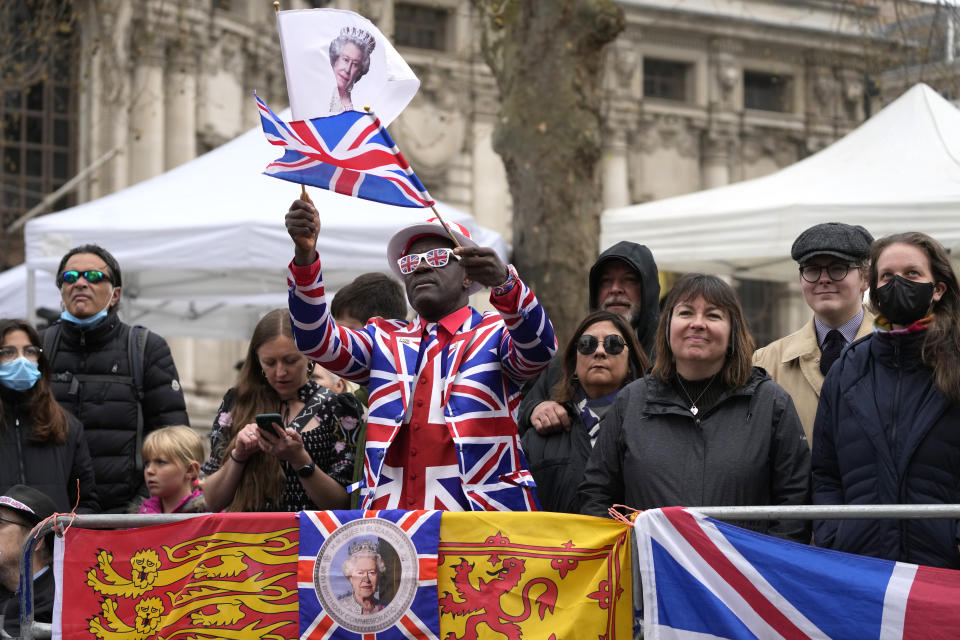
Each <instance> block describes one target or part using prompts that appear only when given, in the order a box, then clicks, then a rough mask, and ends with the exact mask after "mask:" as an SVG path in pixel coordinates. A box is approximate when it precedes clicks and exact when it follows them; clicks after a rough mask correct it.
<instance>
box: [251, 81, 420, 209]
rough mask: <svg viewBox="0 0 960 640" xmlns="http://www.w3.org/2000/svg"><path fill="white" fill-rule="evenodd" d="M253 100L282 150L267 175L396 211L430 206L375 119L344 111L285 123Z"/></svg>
mask: <svg viewBox="0 0 960 640" xmlns="http://www.w3.org/2000/svg"><path fill="white" fill-rule="evenodd" d="M255 97H256V96H255ZM256 99H257V108H258V109H259V111H260V124H261V126H262V127H263V134H264V135H265V136H266V137H267V140H268V141H269V142H270V144H273V145H276V146H279V147H285V148H286V151H285V153H284V154H283V156H281V157H280V158H278V159H277V160H275V161H273V162H271V163H270V164H269V165H267V168H266V170H265V171H264V173H265V174H266V175H268V176H273V177H274V178H280V179H281V180H287V181H289V182H295V183H297V184H308V185H311V186H314V187H320V188H321V189H327V190H329V191H336V192H337V193H342V194H344V195H348V196H353V197H355V198H363V199H365V200H373V201H375V202H382V203H384V204H391V205H396V206H399V207H430V206H432V205H433V204H434V200H433V199H432V198H431V197H430V194H429V193H428V192H427V189H426V187H424V186H423V183H421V182H420V179H419V178H418V177H417V175H416V174H415V173H414V172H413V169H411V168H410V165H409V164H407V161H406V160H405V159H404V157H403V154H401V153H400V150H399V149H398V148H397V145H396V144H394V142H393V139H391V138H390V135H389V134H388V133H387V130H386V129H384V128H383V127H382V126H381V125H380V120H378V119H377V118H376V116H374V115H372V114H367V113H361V112H359V111H344V112H343V113H341V114H338V115H335V116H329V117H325V118H314V119H312V120H295V121H293V122H290V123H287V122H284V121H283V120H281V119H280V118H279V117H278V116H277V115H276V114H275V113H273V111H271V110H270V108H269V107H268V106H267V105H266V103H264V102H263V100H261V99H260V98H259V97H256Z"/></svg>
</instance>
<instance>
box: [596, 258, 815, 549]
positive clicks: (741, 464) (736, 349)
mask: <svg viewBox="0 0 960 640" xmlns="http://www.w3.org/2000/svg"><path fill="white" fill-rule="evenodd" d="M656 351H657V363H656V364H655V365H654V367H653V371H652V372H651V373H650V374H649V375H647V376H646V377H644V378H643V379H641V380H636V381H635V382H633V383H631V384H629V385H627V386H626V387H625V388H624V389H623V390H622V391H620V393H619V394H618V395H617V400H616V402H615V403H614V405H613V407H612V408H611V409H610V411H608V412H607V415H606V417H605V418H604V420H603V424H602V426H601V428H600V437H599V439H598V440H597V444H596V446H595V447H594V449H593V453H592V454H591V456H590V459H589V461H588V462H587V467H586V470H585V472H584V481H583V483H582V484H581V485H580V492H581V498H582V499H583V507H582V508H581V512H582V513H585V514H588V515H597V516H605V515H607V512H608V509H609V508H610V507H612V506H613V505H615V504H625V505H627V506H629V507H633V508H635V509H656V508H659V507H670V506H680V507H696V506H704V505H714V506H741V505H743V506H751V505H798V504H806V503H807V502H808V500H809V496H810V492H809V478H808V475H809V473H810V449H809V447H808V445H807V441H806V438H805V437H804V435H803V428H802V427H801V426H800V418H799V417H798V416H797V411H796V409H795V408H794V406H793V401H792V400H791V399H790V396H789V395H788V394H787V392H786V391H784V390H783V388H782V387H780V386H779V385H778V384H777V383H775V382H774V381H773V380H771V379H770V376H769V375H767V373H766V372H765V371H764V370H763V369H760V368H759V367H752V365H751V357H752V355H753V338H752V337H751V336H750V332H749V331H748V330H747V326H746V321H745V320H744V317H743V309H742V308H741V307H740V301H739V300H738V299H737V295H736V293H734V291H733V289H732V288H731V287H730V285H728V284H727V283H725V282H724V281H722V280H720V279H719V278H717V277H715V276H709V275H703V274H690V275H687V276H684V277H683V278H681V279H680V280H679V281H678V282H677V283H676V285H675V286H674V288H673V290H672V291H671V292H670V294H669V295H668V296H667V300H666V303H665V305H664V310H663V314H662V315H661V316H660V324H659V325H658V327H657V342H656ZM737 524H740V525H741V526H746V527H749V528H751V529H755V530H757V531H760V532H762V533H769V534H771V535H776V536H780V537H784V538H789V539H792V540H796V541H800V542H807V541H809V537H810V536H809V526H808V525H807V524H806V523H805V522H800V521H793V520H780V521H776V520H774V521H758V522H738V523H737Z"/></svg>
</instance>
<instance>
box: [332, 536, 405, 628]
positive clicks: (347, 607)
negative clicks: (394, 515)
mask: <svg viewBox="0 0 960 640" xmlns="http://www.w3.org/2000/svg"><path fill="white" fill-rule="evenodd" d="M418 580H419V562H418V559H417V550H416V547H414V545H413V541H411V540H410V538H409V537H408V536H407V534H406V533H405V532H404V531H403V530H402V529H401V528H400V527H398V526H397V525H395V524H394V523H392V522H390V521H389V520H382V519H380V518H361V519H359V520H353V521H351V522H348V523H346V524H344V525H343V526H341V527H340V528H338V529H337V530H336V531H334V532H333V533H332V534H330V536H329V537H327V539H326V540H324V542H323V544H322V545H321V546H320V551H319V552H318V553H317V561H316V564H315V565H314V570H313V587H314V589H315V590H316V593H317V599H319V600H320V605H321V606H322V607H323V610H324V611H325V612H326V613H327V614H328V615H329V616H330V617H331V618H333V620H334V621H335V622H336V623H337V624H339V625H340V626H342V627H343V628H344V629H347V630H348V631H353V632H355V633H376V632H378V631H383V630H384V629H388V628H390V627H392V626H393V625H394V624H396V622H397V621H398V620H399V619H400V617H401V616H402V615H403V614H404V613H405V612H406V611H407V609H409V608H410V605H411V604H412V603H413V598H414V596H415V595H416V593H417V585H418Z"/></svg>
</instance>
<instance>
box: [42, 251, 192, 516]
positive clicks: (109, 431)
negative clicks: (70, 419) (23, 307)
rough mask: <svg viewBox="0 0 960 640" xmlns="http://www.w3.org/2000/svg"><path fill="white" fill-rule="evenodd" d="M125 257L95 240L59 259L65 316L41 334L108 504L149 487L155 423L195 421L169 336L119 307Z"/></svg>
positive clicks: (115, 505)
mask: <svg viewBox="0 0 960 640" xmlns="http://www.w3.org/2000/svg"><path fill="white" fill-rule="evenodd" d="M121 285H122V280H121V274H120V265H119V264H117V261H116V259H115V258H114V257H113V255H112V254H111V253H110V252H109V251H107V250H106V249H104V248H103V247H100V246H98V245H95V244H89V245H83V246H79V247H75V248H73V249H71V250H70V251H68V252H67V253H66V255H64V256H63V258H62V259H61V260H60V267H59V269H58V270H57V286H58V287H59V288H60V297H61V299H62V303H63V311H62V312H61V314H60V322H58V323H56V324H53V325H51V326H50V327H49V328H47V329H46V330H45V331H44V332H43V334H42V340H43V352H44V354H45V356H46V358H47V360H48V362H49V368H50V372H51V386H52V388H53V393H54V396H56V398H57V401H58V402H59V403H60V404H61V405H62V406H63V407H64V408H65V409H66V410H67V411H69V412H71V413H72V414H73V415H75V416H76V417H77V418H79V419H80V421H81V422H82V423H83V428H84V435H85V437H86V439H87V444H88V445H89V448H90V456H91V457H92V458H93V469H94V473H95V474H96V478H97V493H98V494H99V496H100V504H101V507H102V508H103V510H104V511H105V512H114V513H120V512H125V511H126V510H127V508H128V506H129V505H130V502H131V501H132V500H133V499H134V497H135V496H137V495H138V494H139V495H147V493H146V489H145V487H144V485H143V470H142V462H141V461H140V450H141V443H142V442H143V438H144V437H145V436H146V434H147V433H149V432H150V431H152V430H154V429H157V428H160V427H164V426H167V425H171V424H189V422H188V421H187V411H186V405H185V403H184V399H183V391H182V390H181V388H180V379H179V376H178V375H177V368H176V366H175V365H174V363H173V356H172V355H171V353H170V347H169V346H168V345H167V342H166V340H164V339H163V338H162V337H160V336H158V335H157V334H155V333H152V332H149V331H147V330H146V329H144V328H143V327H131V326H130V325H128V324H126V323H124V322H121V321H120V318H119V317H118V315H117V307H118V303H119V301H120V289H121Z"/></svg>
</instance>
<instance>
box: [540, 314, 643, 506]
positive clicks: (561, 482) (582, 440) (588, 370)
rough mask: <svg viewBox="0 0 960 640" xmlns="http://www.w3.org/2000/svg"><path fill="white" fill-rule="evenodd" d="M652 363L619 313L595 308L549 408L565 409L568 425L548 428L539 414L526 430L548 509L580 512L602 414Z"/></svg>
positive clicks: (577, 336)
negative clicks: (585, 473)
mask: <svg viewBox="0 0 960 640" xmlns="http://www.w3.org/2000/svg"><path fill="white" fill-rule="evenodd" d="M648 368H649V364H648V361H647V356H646V354H645V353H644V352H643V349H642V348H641V347H640V343H639V342H638V341H637V336H636V334H635V333H634V332H633V330H632V329H631V328H630V325H629V324H627V322H626V320H624V319H623V318H622V317H621V316H619V315H617V314H615V313H611V312H609V311H594V312H593V313H591V314H590V315H588V316H587V317H586V318H584V320H583V322H581V323H580V326H579V327H577V330H576V331H574V333H573V337H572V338H571V339H570V342H569V343H567V348H566V349H565V350H564V352H563V378H562V379H561V380H560V382H559V383H558V384H557V386H556V388H555V389H554V390H553V397H552V398H551V400H550V401H549V404H548V406H547V408H548V409H549V410H551V411H557V412H563V413H565V414H566V415H567V416H568V418H569V422H570V428H569V429H560V430H555V429H550V428H549V427H548V426H547V425H546V421H545V422H544V424H541V423H539V422H538V421H537V419H536V418H534V419H533V420H532V427H533V428H532V429H528V430H527V432H526V433H524V434H523V439H522V441H521V442H522V444H523V451H524V453H525V454H526V456H527V462H528V463H529V464H530V473H532V474H533V479H534V480H535V481H536V483H537V499H539V500H540V506H541V508H543V509H544V510H545V511H560V512H565V513H579V512H580V501H579V499H578V498H577V485H579V484H580V480H581V478H582V477H583V467H584V465H585V464H586V462H587V458H589V457H590V451H591V449H592V448H593V445H594V443H595V442H596V440H597V435H598V434H599V433H600V420H601V419H602V418H603V416H604V414H605V413H606V412H607V409H609V408H610V406H611V405H612V404H613V401H614V399H616V397H617V392H619V391H620V389H622V388H623V387H624V385H626V384H627V383H629V382H632V381H633V380H636V379H637V378H638V377H640V376H642V375H643V374H644V373H645V372H646V370H647V369H648Z"/></svg>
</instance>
